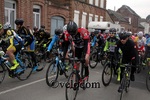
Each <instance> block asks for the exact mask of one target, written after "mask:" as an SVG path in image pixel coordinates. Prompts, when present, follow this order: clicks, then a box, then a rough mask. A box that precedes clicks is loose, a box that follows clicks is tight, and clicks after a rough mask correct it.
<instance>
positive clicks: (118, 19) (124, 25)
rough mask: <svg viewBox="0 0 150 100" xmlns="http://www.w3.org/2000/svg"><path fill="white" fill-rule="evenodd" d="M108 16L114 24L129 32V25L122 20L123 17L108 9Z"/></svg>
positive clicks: (125, 20)
mask: <svg viewBox="0 0 150 100" xmlns="http://www.w3.org/2000/svg"><path fill="white" fill-rule="evenodd" d="M108 14H109V16H110V17H111V18H112V19H113V21H114V23H118V24H120V25H121V27H122V29H123V30H127V31H131V24H129V21H128V20H127V19H126V18H124V16H123V15H121V14H120V13H118V12H116V11H113V10H110V9H108Z"/></svg>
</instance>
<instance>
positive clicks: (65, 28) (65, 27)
mask: <svg viewBox="0 0 150 100" xmlns="http://www.w3.org/2000/svg"><path fill="white" fill-rule="evenodd" d="M66 30H67V24H66V25H65V26H64V27H63V32H65V31H66Z"/></svg>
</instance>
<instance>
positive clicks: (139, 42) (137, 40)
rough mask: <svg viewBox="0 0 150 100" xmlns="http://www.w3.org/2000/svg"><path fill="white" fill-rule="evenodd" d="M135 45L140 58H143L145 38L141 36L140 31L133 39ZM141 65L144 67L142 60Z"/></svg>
mask: <svg viewBox="0 0 150 100" xmlns="http://www.w3.org/2000/svg"><path fill="white" fill-rule="evenodd" d="M135 44H136V48H137V50H138V52H139V53H141V55H142V58H143V57H144V53H145V44H146V40H145V37H144V36H143V32H142V31H140V32H138V33H137V37H136V38H135ZM142 64H143V65H145V62H144V61H143V59H142Z"/></svg>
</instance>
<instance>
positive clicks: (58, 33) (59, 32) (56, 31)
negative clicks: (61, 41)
mask: <svg viewBox="0 0 150 100" xmlns="http://www.w3.org/2000/svg"><path fill="white" fill-rule="evenodd" d="M62 33H63V30H62V29H60V28H57V29H55V34H56V35H61V34H62Z"/></svg>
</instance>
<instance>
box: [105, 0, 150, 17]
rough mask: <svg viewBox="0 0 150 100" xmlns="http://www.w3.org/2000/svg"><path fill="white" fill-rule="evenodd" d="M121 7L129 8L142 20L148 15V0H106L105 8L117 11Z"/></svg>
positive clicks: (149, 11) (149, 1)
mask: <svg viewBox="0 0 150 100" xmlns="http://www.w3.org/2000/svg"><path fill="white" fill-rule="evenodd" d="M122 5H127V6H129V7H130V8H131V9H132V10H134V11H135V12H136V13H137V14H138V15H139V16H140V17H142V18H146V17H147V16H148V15H150V0H107V7H106V8H107V9H111V10H114V8H115V9H116V10H118V8H120V7H121V6H122Z"/></svg>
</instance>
